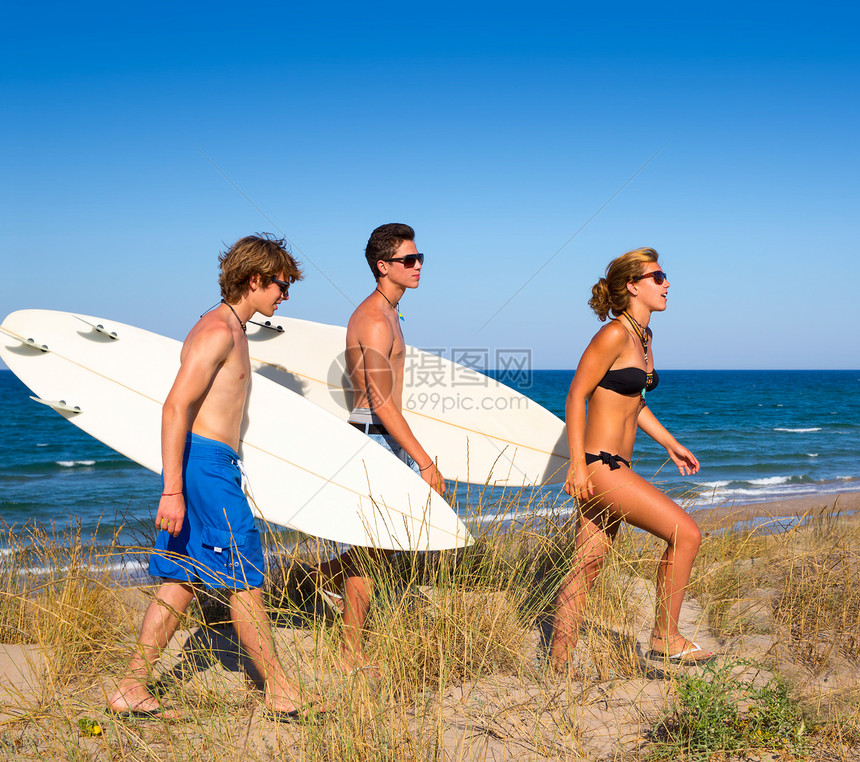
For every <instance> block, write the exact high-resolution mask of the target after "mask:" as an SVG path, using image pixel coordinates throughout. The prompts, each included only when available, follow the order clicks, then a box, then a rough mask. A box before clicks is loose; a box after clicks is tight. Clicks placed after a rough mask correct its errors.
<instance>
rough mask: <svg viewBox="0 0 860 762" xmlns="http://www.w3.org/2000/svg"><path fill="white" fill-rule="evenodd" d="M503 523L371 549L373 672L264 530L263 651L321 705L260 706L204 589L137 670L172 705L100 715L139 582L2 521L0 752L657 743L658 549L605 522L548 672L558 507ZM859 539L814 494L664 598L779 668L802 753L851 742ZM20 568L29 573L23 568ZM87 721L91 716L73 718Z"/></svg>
mask: <svg viewBox="0 0 860 762" xmlns="http://www.w3.org/2000/svg"><path fill="white" fill-rule="evenodd" d="M540 500H541V498H540V497H537V498H535V505H534V506H533V507H536V506H537V504H538V502H539V501H540ZM540 507H541V508H546V507H547V506H545V505H541V506H540ZM502 529H508V530H509V529H510V527H505V528H503V527H500V526H498V525H494V524H488V525H486V526H485V529H484V531H483V533H482V536H481V538H480V539H479V541H478V543H477V544H476V545H475V546H473V547H471V548H468V549H465V550H462V551H457V552H453V551H451V552H441V553H431V554H415V555H413V556H404V557H401V558H400V559H399V560H398V561H396V562H392V563H390V564H386V565H384V566H379V567H376V568H375V569H374V574H375V575H376V583H377V585H376V589H377V594H376V598H375V603H374V606H373V609H372V616H371V618H370V620H369V622H368V632H367V649H368V652H369V653H370V655H371V657H372V658H373V659H374V660H375V661H376V662H377V663H378V664H380V665H382V676H381V677H380V678H378V679H374V678H371V677H370V676H369V675H367V674H366V673H358V674H356V675H343V674H342V673H340V672H338V671H337V669H336V668H335V664H336V655H337V645H338V642H339V632H338V629H339V618H338V617H337V616H334V615H332V614H331V612H329V611H327V610H326V608H325V607H324V606H323V605H322V603H321V601H320V599H319V598H318V597H317V596H316V595H315V594H314V590H313V586H312V585H311V586H310V588H308V585H307V581H306V580H303V578H302V575H301V574H297V573H296V572H297V568H298V567H297V563H298V562H299V561H308V560H311V559H312V558H313V557H314V556H315V555H316V548H315V547H313V545H312V544H311V543H310V542H309V541H306V543H305V544H302V543H300V544H299V545H298V546H295V545H293V544H292V543H293V538H292V537H291V536H284V535H273V536H271V537H270V538H269V541H270V543H271V546H272V547H270V550H274V551H276V554H275V557H274V560H273V563H272V565H271V569H270V571H271V574H270V587H269V590H268V601H269V603H270V605H271V606H272V616H273V621H274V622H275V624H276V626H277V643H278V648H279V653H280V654H281V656H282V658H283V660H284V663H285V666H286V667H287V669H288V671H290V672H291V673H292V674H293V675H295V676H296V678H297V679H298V680H299V681H300V683H301V684H302V686H303V689H304V690H305V691H306V692H307V694H308V695H309V696H312V695H317V696H324V697H325V698H326V700H327V701H329V702H330V703H331V704H332V706H333V707H334V709H335V711H333V712H332V713H331V715H330V716H329V718H328V719H327V720H326V721H325V722H324V723H321V724H319V725H310V726H298V725H289V724H282V725H278V724H275V723H272V722H269V721H267V720H264V719H263V718H262V716H261V711H262V698H261V694H260V693H259V691H258V690H257V689H256V688H255V686H254V684H253V679H254V675H253V671H250V672H248V671H246V670H244V669H243V666H247V665H244V663H243V660H242V657H241V654H240V653H239V650H238V649H237V647H236V644H235V642H234V639H233V637H232V634H231V631H230V630H229V628H225V627H223V626H220V625H219V624H218V623H219V622H221V623H223V622H224V621H225V619H226V616H225V613H224V611H223V610H219V607H218V603H217V601H210V600H208V599H206V598H202V599H201V600H200V601H199V603H198V605H197V606H196V607H195V608H193V609H192V610H191V611H190V613H189V614H188V616H187V617H186V620H185V621H184V623H183V627H182V629H181V631H180V633H179V637H177V639H175V640H174V642H172V644H171V647H170V648H169V649H168V650H167V651H166V653H165V656H164V657H163V658H162V660H161V662H160V665H159V672H158V674H157V675H154V676H153V688H154V689H155V690H157V691H159V692H160V693H161V694H162V695H163V696H164V700H165V701H166V702H167V703H168V704H169V705H171V706H173V707H176V708H178V709H180V710H181V711H182V712H183V715H184V716H185V717H186V720H185V721H183V722H179V723H175V724H169V723H164V722H161V721H157V720H156V721H139V722H134V721H128V722H119V721H116V720H113V719H111V718H108V717H107V716H106V715H105V714H104V712H103V710H102V707H103V706H104V703H105V699H106V696H107V695H108V693H109V692H110V690H111V687H112V682H111V677H112V676H114V677H115V676H116V675H117V674H118V673H119V672H120V671H121V670H122V666H123V663H124V661H125V659H127V657H128V655H129V653H130V649H131V648H133V647H134V638H133V634H134V632H135V630H136V628H137V626H138V624H139V620H140V615H141V612H142V610H143V608H144V607H145V605H146V602H147V599H146V591H141V589H139V588H135V589H123V588H122V587H121V586H119V585H118V584H116V582H115V579H114V577H113V576H112V575H113V572H111V570H110V566H111V564H113V563H115V562H116V560H117V559H118V558H120V557H121V555H122V553H121V549H120V548H118V547H116V545H115V544H114V545H112V546H110V545H109V546H108V547H100V548H98V549H97V548H96V546H95V545H94V544H93V543H92V542H91V541H88V540H86V539H85V538H82V537H81V534H80V529H79V528H78V527H77V526H72V527H70V528H68V529H66V530H63V531H59V532H58V531H45V530H38V529H35V528H32V529H29V530H27V531H25V532H23V533H21V532H18V533H12V532H7V533H6V537H5V538H4V539H5V544H6V545H7V547H9V548H10V549H11V551H12V552H10V553H7V554H5V555H3V556H2V557H0V558H2V560H1V561H0V643H3V644H6V645H0V656H3V654H4V653H5V654H6V657H7V660H6V664H5V666H4V669H5V670H6V674H7V678H8V681H9V684H8V685H4V686H2V691H0V759H36V758H41V759H58V760H164V759H182V760H185V759H198V758H204V757H205V758H207V759H213V760H225V761H226V760H242V762H251V761H252V760H269V759H291V760H292V759H295V760H361V761H362V762H364V761H365V760H367V761H371V760H372V761H375V760H380V761H381V760H449V759H450V760H461V759H462V760H466V759H469V760H471V759H518V760H519V759H558V760H579V759H617V760H629V759H646V758H649V756H653V755H655V754H658V752H659V750H660V748H661V747H660V746H659V743H658V740H656V739H655V738H654V737H652V736H651V735H650V733H651V730H652V728H654V727H656V726H657V725H658V723H659V720H660V718H661V717H662V716H664V715H665V712H666V710H667V707H669V706H670V705H672V706H675V704H673V701H674V700H675V698H677V694H676V692H675V686H676V680H677V678H678V674H679V673H678V671H675V672H673V671H672V670H668V671H667V670H665V669H663V668H662V667H660V668H657V667H655V666H653V665H652V666H648V665H646V664H645V662H644V661H643V658H642V648H643V643H644V637H643V632H644V633H645V637H647V631H648V630H650V624H651V623H650V617H651V616H653V600H651V599H650V598H649V595H650V594H651V591H652V588H653V577H654V572H655V570H656V561H657V558H659V555H660V553H661V552H662V548H661V547H660V546H659V544H657V543H655V542H654V541H653V540H652V539H651V538H649V537H647V536H646V535H644V534H642V533H639V532H634V531H632V530H630V529H629V528H625V529H622V531H621V533H620V534H619V537H618V541H617V544H616V547H615V549H614V551H613V553H612V554H611V556H610V558H609V560H608V561H607V564H606V567H605V569H604V572H603V573H602V575H601V577H600V578H599V581H598V584H597V585H596V586H595V589H594V591H593V593H592V596H591V601H590V603H589V610H588V616H587V619H586V623H585V625H584V627H583V632H582V637H581V640H580V645H579V647H578V648H577V658H576V660H575V662H574V664H572V667H571V671H570V672H569V674H567V675H565V676H563V677H557V676H555V675H551V674H548V673H547V671H546V665H545V655H546V653H545V648H546V634H547V633H546V625H547V622H548V615H549V614H550V613H551V609H552V603H553V598H554V595H555V592H556V590H557V587H558V584H559V582H560V580H561V579H562V578H563V577H564V575H565V574H566V573H567V572H568V570H569V565H570V563H571V558H572V553H571V549H572V543H573V526H572V524H571V522H570V521H569V520H567V519H566V517H565V516H564V515H563V514H556V515H553V514H552V513H551V512H550V514H549V517H544V518H541V519H537V518H532V519H530V520H527V521H523V522H520V523H519V524H518V525H517V531H515V532H514V531H502ZM858 555H860V527H858V524H857V523H856V522H853V521H850V520H847V519H844V518H842V517H839V516H836V515H833V514H832V513H830V514H824V515H821V516H817V517H810V519H809V520H808V521H807V522H806V523H805V524H803V525H800V526H797V527H795V528H793V529H791V530H790V531H781V532H776V531H773V532H769V531H767V528H764V529H762V528H752V527H739V528H736V529H734V530H730V531H724V532H719V533H711V534H710V535H709V536H708V537H707V539H706V541H705V543H704V544H703V546H702V551H701V553H700V558H699V561H698V562H697V566H696V571H695V578H694V580H693V581H692V583H691V589H690V601H689V603H688V604H687V605H686V606H685V610H686V611H693V610H695V611H699V609H698V608H697V605H698V606H701V614H700V615H698V621H699V622H700V623H701V624H702V626H703V630H702V631H701V633H700V637H701V635H702V634H704V635H705V636H707V637H710V638H712V640H711V642H712V643H714V644H715V645H716V646H718V647H719V650H720V651H721V652H722V653H723V654H726V655H727V657H731V658H737V659H741V658H747V659H750V658H752V659H755V660H756V661H757V662H758V663H759V664H763V665H765V666H766V668H767V670H768V671H767V672H766V673H763V674H767V675H774V674H778V675H781V677H782V678H784V679H785V680H786V681H787V683H788V684H789V686H790V687H791V690H792V694H791V695H792V696H793V699H792V700H793V701H796V702H798V707H799V711H802V713H803V716H804V717H806V718H807V730H806V733H807V736H808V738H809V745H808V747H807V748H809V749H815V750H816V752H815V753H816V755H817V756H816V757H813V758H821V759H829V758H832V759H846V760H847V759H855V758H857V753H858V749H860V730H858V729H860V672H858V670H857V658H858V656H860V654H858V643H860V584H858V583H860V580H858V578H857V574H858V568H860V558H858ZM36 567H38V568H39V569H40V572H39V573H38V574H34V573H33V572H32V571H28V570H32V569H33V568H36ZM204 622H205V623H208V626H204ZM3 649H5V651H4V650H3ZM10 649H12V650H10ZM10 665H11V666H10ZM10 670H11V672H12V673H14V674H12V677H8V674H9V671H10ZM16 670H17V672H16ZM15 674H17V675H18V678H20V679H18V678H16V677H15ZM673 697H674V698H673ZM87 720H90V721H95V722H97V723H98V725H99V727H100V729H101V733H100V734H97V735H92V734H91V732H92V731H91V730H88V728H90V726H88V725H86V721H87ZM82 721H84V725H83V726H82V725H81V724H80V723H81V722H82ZM649 738H651V739H652V740H650V741H649V740H648V739H649ZM786 753H787V752H786ZM658 756H659V754H658ZM664 757H665V750H664ZM786 758H787V757H786Z"/></svg>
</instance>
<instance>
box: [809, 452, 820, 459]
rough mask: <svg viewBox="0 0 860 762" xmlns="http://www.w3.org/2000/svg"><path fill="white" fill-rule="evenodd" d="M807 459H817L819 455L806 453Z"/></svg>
mask: <svg viewBox="0 0 860 762" xmlns="http://www.w3.org/2000/svg"><path fill="white" fill-rule="evenodd" d="M806 457H807V458H817V457H818V453H817V452H808V453H806Z"/></svg>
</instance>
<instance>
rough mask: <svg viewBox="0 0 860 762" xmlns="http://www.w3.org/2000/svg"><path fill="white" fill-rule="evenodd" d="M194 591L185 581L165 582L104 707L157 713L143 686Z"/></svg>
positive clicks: (159, 589) (156, 701)
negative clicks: (136, 645) (136, 646)
mask: <svg viewBox="0 0 860 762" xmlns="http://www.w3.org/2000/svg"><path fill="white" fill-rule="evenodd" d="M193 596H194V590H193V588H192V587H191V585H189V584H188V583H187V582H165V583H164V584H163V585H162V586H161V587H160V588H158V592H157V593H156V594H155V598H154V599H153V600H152V602H151V603H150V604H149V608H147V610H146V614H144V617H143V624H142V625H141V627H140V635H139V636H138V639H137V641H138V650H137V651H136V652H135V654H134V655H133V656H132V657H131V659H130V661H129V663H128V668H127V669H126V673H125V676H124V677H123V678H122V679H121V680H120V681H119V683H117V689H116V691H115V692H114V694H113V695H112V696H111V697H110V699H109V700H108V706H109V707H110V708H111V709H113V710H114V711H117V712H122V711H128V710H135V711H144V712H147V711H157V710H158V709H159V702H158V699H156V698H155V696H153V695H152V694H151V693H150V692H149V691H148V690H147V687H146V684H147V682H148V681H149V679H150V678H151V676H152V668H153V666H154V665H155V662H156V660H157V659H158V655H159V654H160V653H161V650H162V649H163V648H164V647H165V646H166V645H167V643H168V642H169V641H170V638H171V637H173V633H175V632H176V628H177V627H178V626H179V617H180V615H182V614H183V613H185V609H187V608H188V604H189V603H190V602H191V598H192V597H193Z"/></svg>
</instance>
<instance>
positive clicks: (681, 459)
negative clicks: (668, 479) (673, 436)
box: [666, 442, 699, 476]
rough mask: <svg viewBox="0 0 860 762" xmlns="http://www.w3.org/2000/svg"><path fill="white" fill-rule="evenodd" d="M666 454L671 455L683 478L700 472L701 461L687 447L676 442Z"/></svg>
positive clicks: (668, 448)
mask: <svg viewBox="0 0 860 762" xmlns="http://www.w3.org/2000/svg"><path fill="white" fill-rule="evenodd" d="M666 452H668V453H669V457H670V458H671V459H672V462H673V463H674V464H675V465H676V466H678V472H679V473H680V474H681V475H682V476H692V475H693V474H697V473H698V472H699V461H698V460H696V456H695V455H693V453H691V452H690V451H689V450H688V449H687V448H686V447H683V446H681V445H680V444H678V443H677V442H674V443H673V444H671V445H669V446H668V447H667V448H666Z"/></svg>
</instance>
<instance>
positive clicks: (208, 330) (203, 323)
mask: <svg viewBox="0 0 860 762" xmlns="http://www.w3.org/2000/svg"><path fill="white" fill-rule="evenodd" d="M192 346H194V347H195V348H198V347H199V348H201V349H203V348H205V349H206V350H208V351H214V352H218V353H220V352H229V351H230V349H232V347H233V331H232V330H231V329H230V326H229V325H228V324H227V322H226V321H225V320H224V319H223V318H222V317H221V315H219V314H218V313H216V312H215V311H214V310H213V311H212V312H207V313H206V314H205V315H203V317H201V318H200V320H198V321H197V323H195V325H194V327H193V328H192V329H191V331H190V332H189V333H188V336H187V337H186V338H185V348H186V349H189V348H190V347H192Z"/></svg>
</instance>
